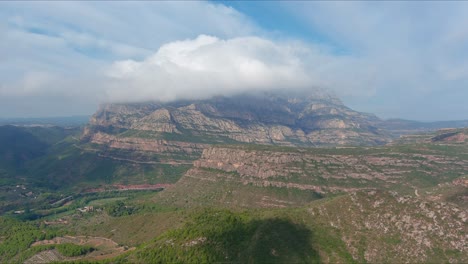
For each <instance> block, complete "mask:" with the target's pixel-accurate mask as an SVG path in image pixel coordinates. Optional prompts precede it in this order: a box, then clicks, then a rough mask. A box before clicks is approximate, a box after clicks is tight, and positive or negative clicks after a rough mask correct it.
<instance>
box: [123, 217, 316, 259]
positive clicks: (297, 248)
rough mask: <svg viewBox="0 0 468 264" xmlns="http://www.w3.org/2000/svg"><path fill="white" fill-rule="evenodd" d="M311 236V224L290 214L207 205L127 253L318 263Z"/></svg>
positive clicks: (150, 256) (151, 256)
mask: <svg viewBox="0 0 468 264" xmlns="http://www.w3.org/2000/svg"><path fill="white" fill-rule="evenodd" d="M312 238H313V236H312V234H311V232H310V230H309V229H307V228H306V227H304V226H302V225H300V224H295V223H292V222H290V221H289V220H288V219H281V218H272V219H256V218H253V217H252V216H250V215H249V214H246V213H233V212H230V211H226V210H205V211H202V212H200V213H198V214H195V215H194V216H192V217H191V220H189V222H188V223H187V224H186V225H185V226H184V227H183V228H181V229H176V230H173V231H169V232H167V233H165V234H163V235H161V236H160V237H158V238H157V239H155V240H154V241H152V242H149V243H147V244H144V245H142V246H141V247H140V248H139V249H138V250H137V252H136V253H135V254H132V255H130V256H127V257H126V258H127V260H129V261H130V262H133V261H134V260H136V262H144V263H215V262H229V263H230V262H236V263H286V262H287V263H318V262H320V257H319V254H318V253H317V251H316V250H315V249H314V244H313V241H312V240H311V239H312ZM134 258H135V259H134Z"/></svg>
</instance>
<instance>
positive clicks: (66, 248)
mask: <svg viewBox="0 0 468 264" xmlns="http://www.w3.org/2000/svg"><path fill="white" fill-rule="evenodd" d="M55 248H56V249H57V250H58V252H60V254H62V255H64V256H66V257H76V256H81V255H85V254H88V253H90V252H92V251H94V248H93V247H91V246H84V245H75V244H72V243H65V244H58V245H56V246H55Z"/></svg>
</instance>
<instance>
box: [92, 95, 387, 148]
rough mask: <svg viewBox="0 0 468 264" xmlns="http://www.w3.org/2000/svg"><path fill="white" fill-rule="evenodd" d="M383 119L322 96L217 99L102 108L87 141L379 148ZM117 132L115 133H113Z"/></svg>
mask: <svg viewBox="0 0 468 264" xmlns="http://www.w3.org/2000/svg"><path fill="white" fill-rule="evenodd" d="M380 123H381V120H380V119H379V118H377V117H376V116H374V115H371V114H366V113H360V112H357V111H354V110H352V109H350V108H348V107H346V106H345V105H344V104H343V103H342V102H341V101H340V100H339V99H338V98H336V97H335V96H333V95H330V94H325V93H316V94H314V95H311V96H308V97H303V96H296V95H284V94H278V93H264V94H243V95H237V96H231V97H224V96H218V97H213V98H211V99H206V100H193V101H176V102H170V103H159V102H146V103H113V104H105V105H102V106H101V107H100V109H99V110H98V111H97V112H96V113H95V114H94V115H93V116H92V118H91V121H90V126H89V127H88V129H87V130H86V133H85V136H86V137H88V138H90V139H91V140H93V139H95V135H96V133H100V135H101V136H102V135H103V134H113V135H114V136H117V137H129V136H131V137H143V138H155V139H162V140H175V141H190V142H202V143H234V142H244V143H256V144H274V145H286V146H337V145H380V144H385V143H387V142H389V141H390V137H389V135H388V133H386V132H385V131H384V130H381V129H379V128H378V125H379V124H380ZM116 131H117V132H116Z"/></svg>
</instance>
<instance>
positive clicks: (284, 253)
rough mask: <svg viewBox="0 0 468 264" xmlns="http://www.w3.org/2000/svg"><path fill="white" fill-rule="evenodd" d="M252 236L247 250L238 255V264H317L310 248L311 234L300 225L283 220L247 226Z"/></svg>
mask: <svg viewBox="0 0 468 264" xmlns="http://www.w3.org/2000/svg"><path fill="white" fill-rule="evenodd" d="M249 225H251V226H252V227H253V228H254V230H255V231H254V232H253V234H252V235H251V237H250V241H249V245H248V247H247V249H246V250H245V251H244V252H242V253H241V257H240V259H239V260H240V262H242V263H319V262H320V257H319V254H318V252H317V251H316V250H315V249H313V248H312V245H313V241H312V238H313V236H312V233H311V231H310V230H309V229H307V228H306V227H304V226H302V225H298V224H295V223H292V222H290V221H288V220H285V219H266V220H257V221H253V222H251V223H250V224H249Z"/></svg>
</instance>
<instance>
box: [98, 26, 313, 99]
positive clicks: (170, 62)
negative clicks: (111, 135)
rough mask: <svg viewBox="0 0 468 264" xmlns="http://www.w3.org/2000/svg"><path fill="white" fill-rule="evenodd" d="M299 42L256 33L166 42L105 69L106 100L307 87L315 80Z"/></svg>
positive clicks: (191, 96)
mask: <svg viewBox="0 0 468 264" xmlns="http://www.w3.org/2000/svg"><path fill="white" fill-rule="evenodd" d="M310 55H311V50H309V49H308V48H306V47H305V46H304V45H302V44H301V43H297V42H296V43H286V42H284V43H275V42H273V41H271V40H267V39H263V38H259V37H238V38H231V39H225V40H223V39H219V38H217V37H213V36H207V35H200V36H198V37H197V38H195V39H188V40H183V41H175V42H170V43H167V44H165V45H162V46H161V47H160V48H159V49H158V51H157V52H156V53H154V54H153V55H151V56H149V57H147V58H146V59H144V60H142V61H135V60H123V61H117V62H115V63H113V65H112V66H111V67H110V69H109V70H108V71H107V76H108V77H110V80H109V83H108V85H107V86H106V92H107V95H108V98H109V99H110V100H111V101H115V100H117V101H129V100H130V101H140V100H162V101H168V100H174V99H194V98H195V99H199V98H208V97H211V96H214V95H220V94H222V95H231V94H236V93H241V92H247V91H265V90H271V89H275V88H283V89H307V88H310V87H311V86H313V85H317V84H318V82H319V80H318V79H317V78H315V77H314V76H313V74H311V72H310V71H309V69H308V68H309V65H307V61H305V60H304V57H309V56H310Z"/></svg>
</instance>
